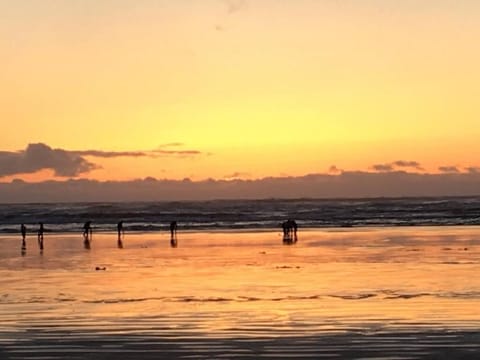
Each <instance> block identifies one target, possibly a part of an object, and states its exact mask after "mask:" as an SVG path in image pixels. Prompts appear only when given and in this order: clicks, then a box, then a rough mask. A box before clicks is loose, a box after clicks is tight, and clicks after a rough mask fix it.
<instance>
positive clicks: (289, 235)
mask: <svg viewBox="0 0 480 360" xmlns="http://www.w3.org/2000/svg"><path fill="white" fill-rule="evenodd" d="M38 224H39V228H38V232H37V240H38V246H39V248H40V252H43V236H44V232H45V228H44V226H43V223H38ZM177 227H178V224H177V222H176V221H172V222H171V223H170V245H171V246H172V247H177V246H178V241H177ZM282 230H283V242H284V243H285V244H293V243H296V242H297V240H298V238H297V230H298V225H297V223H296V221H295V220H293V219H289V220H287V221H284V222H283V223H282ZM20 233H21V234H22V255H25V253H26V250H27V244H26V237H27V227H26V226H25V224H21V226H20ZM117 236H118V238H117V246H118V248H120V249H121V248H123V241H122V240H123V238H124V236H125V228H124V226H123V221H119V222H118V224H117ZM92 238H93V228H92V222H91V221H87V222H85V224H84V225H83V240H84V241H83V244H84V247H85V249H90V242H91V241H92Z"/></svg>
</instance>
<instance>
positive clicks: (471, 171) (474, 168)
mask: <svg viewBox="0 0 480 360" xmlns="http://www.w3.org/2000/svg"><path fill="white" fill-rule="evenodd" d="M465 171H467V172H468V173H469V174H479V173H480V167H479V166H469V167H466V168H465Z"/></svg>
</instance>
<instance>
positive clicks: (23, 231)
mask: <svg viewBox="0 0 480 360" xmlns="http://www.w3.org/2000/svg"><path fill="white" fill-rule="evenodd" d="M20 232H21V234H22V241H23V242H25V238H26V237H27V227H26V226H25V224H22V225H20Z"/></svg>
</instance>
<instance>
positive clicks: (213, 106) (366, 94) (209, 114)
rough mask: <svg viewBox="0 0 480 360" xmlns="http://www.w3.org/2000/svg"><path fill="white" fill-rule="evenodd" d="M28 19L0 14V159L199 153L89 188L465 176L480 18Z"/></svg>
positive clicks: (209, 12)
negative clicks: (401, 168)
mask: <svg viewBox="0 0 480 360" xmlns="http://www.w3.org/2000/svg"><path fill="white" fill-rule="evenodd" d="M29 4H30V5H31V6H29V7H28V8H27V7H25V6H24V5H21V4H16V3H15V4H13V3H11V2H0V11H2V13H3V14H5V21H4V22H2V23H1V24H0V33H1V34H4V35H2V36H0V56H1V57H2V59H3V61H2V65H0V76H1V78H2V82H3V86H2V88H1V89H0V99H2V100H1V101H2V103H1V104H0V105H1V106H0V117H1V119H2V132H3V136H2V141H3V143H2V149H0V150H5V151H16V150H21V149H24V148H25V146H26V145H27V144H28V143H32V142H33V143H34V142H44V143H46V144H48V145H50V146H52V147H54V148H63V149H69V150H84V149H102V150H117V151H123V150H151V149H155V148H157V147H158V146H161V145H162V144H168V143H172V142H181V143H184V144H185V145H184V148H190V149H195V150H199V151H201V152H202V153H204V155H202V156H200V157H195V158H194V159H191V158H178V157H173V158H159V159H138V158H137V159H131V158H118V159H107V160H105V159H92V161H94V162H98V163H100V164H101V165H102V166H103V167H104V169H102V170H98V171H95V172H93V173H91V174H89V175H87V177H89V176H94V177H96V178H99V179H105V178H109V176H111V177H113V178H115V179H117V178H118V179H127V178H128V179H131V178H137V177H140V178H141V177H145V176H154V177H159V178H160V177H163V176H165V177H172V178H183V177H192V178H197V179H200V178H208V177H215V178H222V177H224V176H227V175H228V174H233V173H235V172H241V173H245V174H246V173H248V174H250V175H249V176H250V177H252V178H258V177H264V176H270V175H271V176H277V175H279V174H292V175H301V174H305V173H315V172H323V171H326V170H327V169H328V168H329V166H330V165H336V166H338V167H339V168H345V169H368V168H369V166H371V165H372V164H375V163H385V162H389V161H395V160H415V161H418V162H420V163H421V164H422V165H424V167H425V168H426V169H429V170H431V171H435V169H436V168H437V167H438V166H441V165H452V164H459V165H463V166H469V165H475V163H476V161H477V160H476V158H475V156H476V155H475V154H478V153H479V151H480V143H477V140H476V139H478V138H479V137H480V122H479V121H478V119H479V116H480V109H479V107H478V106H477V105H476V103H477V102H478V96H479V95H480V94H479V93H478V83H479V82H480V71H479V70H478V63H479V62H480V49H479V48H478V46H476V41H477V39H478V38H479V37H480V25H479V24H480V21H479V20H480V19H479V18H478V14H479V13H480V11H479V10H480V5H479V4H478V3H474V2H468V1H457V2H455V3H453V2H449V1H444V2H443V1H442V2H440V3H439V2H436V1H430V0H426V1H424V2H422V4H419V3H415V4H414V3H413V2H385V1H380V0H372V1H369V2H368V3H367V4H362V5H361V6H360V5H359V4H358V3H356V2H353V1H346V2H341V3H330V2H313V1H307V0H298V1H283V2H279V1H274V0H265V1H262V2H248V4H247V3H246V4H245V6H243V7H240V8H239V9H236V10H235V11H234V12H229V11H228V9H227V7H226V6H225V3H223V2H222V1H213V0H206V1H202V2H196V1H188V0H186V1H184V2H167V1H159V2H150V1H146V0H138V1H135V2H133V1H132V2H129V1H125V2H121V4H118V3H113V2H110V1H105V2H102V3H101V4H100V3H96V2H85V3H78V4H77V3H76V4H73V3H69V2H65V3H62V2H60V3H57V2H52V1H45V2H31V3H29ZM5 34H7V35H5ZM459 144H461V146H459ZM206 154H211V155H210V156H207V155H206ZM45 174H46V173H42V175H41V176H47V175H45ZM39 176H40V175H39Z"/></svg>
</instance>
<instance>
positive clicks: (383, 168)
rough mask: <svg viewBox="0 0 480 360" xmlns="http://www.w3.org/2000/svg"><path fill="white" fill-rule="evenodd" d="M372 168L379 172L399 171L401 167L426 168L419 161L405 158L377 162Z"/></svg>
mask: <svg viewBox="0 0 480 360" xmlns="http://www.w3.org/2000/svg"><path fill="white" fill-rule="evenodd" d="M371 168H372V169H373V170H375V171H378V172H390V171H398V170H399V169H403V168H411V169H415V170H424V169H423V168H422V166H421V165H420V163H419V162H417V161H405V160H397V161H394V162H391V163H386V164H376V165H373V166H372V167H371Z"/></svg>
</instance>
